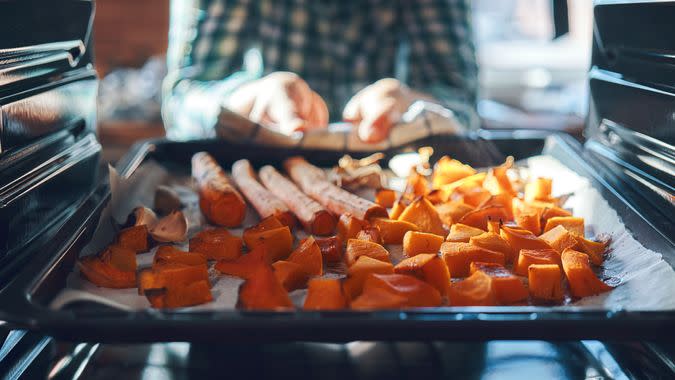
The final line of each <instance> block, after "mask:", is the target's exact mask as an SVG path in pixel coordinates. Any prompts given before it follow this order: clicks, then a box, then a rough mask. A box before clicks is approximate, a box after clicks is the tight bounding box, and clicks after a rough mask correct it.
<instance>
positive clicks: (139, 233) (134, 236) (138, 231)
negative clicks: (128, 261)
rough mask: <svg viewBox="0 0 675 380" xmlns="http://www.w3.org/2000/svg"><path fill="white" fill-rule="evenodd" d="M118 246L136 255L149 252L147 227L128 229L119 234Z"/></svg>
mask: <svg viewBox="0 0 675 380" xmlns="http://www.w3.org/2000/svg"><path fill="white" fill-rule="evenodd" d="M117 245H119V246H120V247H124V248H129V249H132V250H134V251H135V252H136V253H141V252H147V251H148V250H149V249H150V247H149V245H148V227H147V226H145V225H140V226H134V227H128V228H125V229H123V230H121V231H120V232H119V233H118V234H117Z"/></svg>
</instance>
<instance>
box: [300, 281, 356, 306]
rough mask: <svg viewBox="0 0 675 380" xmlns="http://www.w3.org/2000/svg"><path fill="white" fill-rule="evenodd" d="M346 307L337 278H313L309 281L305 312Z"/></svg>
mask: <svg viewBox="0 0 675 380" xmlns="http://www.w3.org/2000/svg"><path fill="white" fill-rule="evenodd" d="M346 307H347V300H346V299H345V296H344V294H343V293H342V284H341V283H340V280H339V279H337V278H315V279H312V280H310V281H309V284H308V287H307V298H305V305H304V306H303V308H304V309H305V310H340V309H344V308H346Z"/></svg>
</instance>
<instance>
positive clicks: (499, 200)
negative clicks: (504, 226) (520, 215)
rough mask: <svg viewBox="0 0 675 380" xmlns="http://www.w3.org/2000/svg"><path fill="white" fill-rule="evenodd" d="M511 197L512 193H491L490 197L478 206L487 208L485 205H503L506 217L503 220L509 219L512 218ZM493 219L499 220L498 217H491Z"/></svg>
mask: <svg viewBox="0 0 675 380" xmlns="http://www.w3.org/2000/svg"><path fill="white" fill-rule="evenodd" d="M513 198H514V195H512V194H507V193H503V194H497V195H493V196H491V197H490V198H488V199H487V200H486V201H485V202H483V203H481V204H480V205H479V206H478V208H479V209H482V208H487V207H494V206H497V207H503V209H504V212H506V215H507V216H506V219H504V221H511V220H513V210H512V207H513ZM492 219H493V220H497V221H498V220H499V219H498V218H492Z"/></svg>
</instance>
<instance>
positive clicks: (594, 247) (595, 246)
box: [572, 236, 609, 265]
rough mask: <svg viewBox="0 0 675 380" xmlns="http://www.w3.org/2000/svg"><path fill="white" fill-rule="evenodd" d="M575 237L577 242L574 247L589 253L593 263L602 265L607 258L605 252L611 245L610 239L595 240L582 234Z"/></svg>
mask: <svg viewBox="0 0 675 380" xmlns="http://www.w3.org/2000/svg"><path fill="white" fill-rule="evenodd" d="M575 238H576V240H577V244H576V245H575V246H574V247H572V249H574V250H576V251H580V252H583V253H585V254H587V255H588V257H589V258H590V260H591V263H593V264H594V265H602V262H603V261H604V260H605V252H606V251H607V246H608V245H609V239H607V240H604V241H593V240H588V239H586V238H584V237H581V236H576V237H575Z"/></svg>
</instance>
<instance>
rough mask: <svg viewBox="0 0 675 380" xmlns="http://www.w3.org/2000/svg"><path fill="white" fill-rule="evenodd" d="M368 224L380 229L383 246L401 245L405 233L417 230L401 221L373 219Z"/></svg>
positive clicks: (414, 226) (415, 227)
mask: <svg viewBox="0 0 675 380" xmlns="http://www.w3.org/2000/svg"><path fill="white" fill-rule="evenodd" d="M370 222H371V223H372V224H373V226H375V227H377V228H379V229H380V235H381V236H382V241H383V242H384V244H401V243H403V236H404V235H405V234H406V232H408V231H417V230H419V228H418V227H417V226H416V225H414V224H412V223H410V222H405V221H401V220H394V219H384V218H373V219H372V220H371V221H370Z"/></svg>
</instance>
